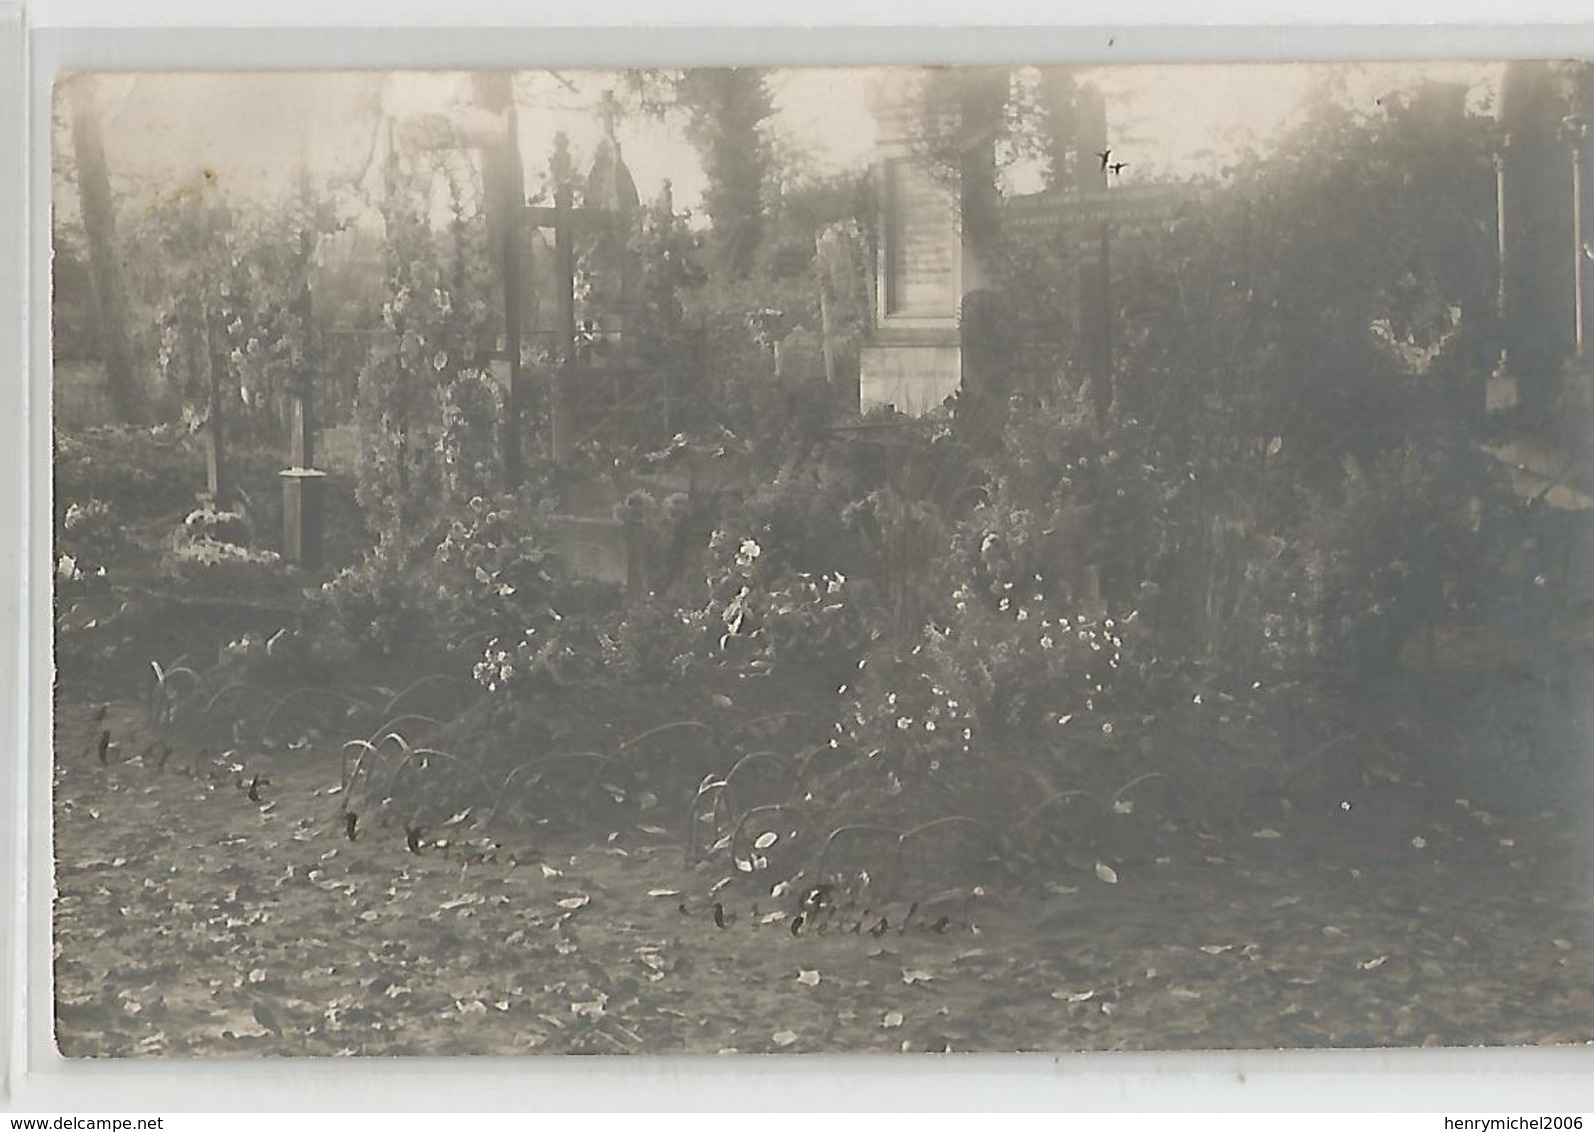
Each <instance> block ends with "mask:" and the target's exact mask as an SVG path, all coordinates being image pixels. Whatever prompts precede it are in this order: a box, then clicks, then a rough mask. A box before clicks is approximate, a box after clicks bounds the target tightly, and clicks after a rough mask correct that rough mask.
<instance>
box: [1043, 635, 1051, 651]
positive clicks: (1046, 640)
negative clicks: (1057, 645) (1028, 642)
mask: <svg viewBox="0 0 1594 1132" xmlns="http://www.w3.org/2000/svg"><path fill="white" fill-rule="evenodd" d="M1051 647H1052V638H1051V634H1049V633H1048V634H1047V635H1046V636H1044V637H1042V638H1041V648H1043V649H1049V648H1051Z"/></svg>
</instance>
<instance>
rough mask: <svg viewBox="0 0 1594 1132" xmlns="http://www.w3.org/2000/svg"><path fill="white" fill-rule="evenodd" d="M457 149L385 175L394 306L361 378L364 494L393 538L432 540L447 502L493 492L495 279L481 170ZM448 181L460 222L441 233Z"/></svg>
mask: <svg viewBox="0 0 1594 1132" xmlns="http://www.w3.org/2000/svg"><path fill="white" fill-rule="evenodd" d="M457 156H458V155H450V154H449V153H447V152H446V151H444V152H440V153H433V152H424V153H422V154H419V155H415V156H413V157H412V158H407V157H406V156H404V155H401V154H399V153H398V152H396V151H395V152H394V153H393V154H392V155H391V156H390V159H389V160H388V162H387V164H386V166H385V168H384V195H383V198H382V205H381V207H382V217H383V221H384V224H385V226H386V232H387V239H386V242H385V244H384V251H385V255H386V268H387V287H388V299H387V301H386V302H385V303H384V304H383V306H382V327H383V330H382V332H381V333H379V334H378V335H377V336H376V337H375V338H374V339H373V340H372V343H371V348H370V352H369V354H368V356H367V357H366V361H365V365H364V367H363V368H362V370H361V372H360V379H359V391H358V397H357V406H356V420H357V422H358V424H359V430H360V437H361V444H362V448H363V451H362V457H363V459H362V461H361V476H360V483H359V487H358V496H359V500H360V504H361V506H362V507H363V508H364V509H365V510H366V513H367V516H368V521H369V522H370V523H371V525H372V526H373V527H374V528H375V529H376V530H377V531H378V532H379V533H380V534H382V535H384V536H391V537H394V538H397V539H400V540H403V539H414V538H418V537H420V536H421V535H422V534H423V533H424V532H425V530H426V529H427V528H428V526H429V525H430V524H433V523H435V521H436V519H437V517H438V515H439V510H440V508H441V507H442V505H443V503H444V501H445V500H447V499H452V500H454V501H455V502H463V501H464V500H466V499H469V498H472V497H473V496H474V495H476V494H479V493H480V492H481V491H483V490H487V489H488V485H489V481H490V479H491V475H492V463H493V462H492V460H491V459H489V456H490V454H491V453H492V452H493V451H494V440H493V428H494V422H495V421H496V419H497V414H498V410H499V402H498V398H497V395H496V390H495V387H494V386H493V384H492V379H491V378H490V376H488V374H487V373H486V365H487V353H488V351H490V350H491V349H492V348H493V346H494V341H493V338H492V335H491V333H490V330H491V327H492V326H493V316H492V313H491V312H492V302H491V298H492V279H491V271H490V269H489V266H488V264H489V257H488V256H487V254H486V220H485V217H484V215H483V213H482V211H481V209H480V208H479V207H477V206H476V203H475V202H478V201H479V199H480V190H479V187H478V186H476V185H475V183H474V180H473V178H474V172H473V171H472V170H469V169H465V168H462V167H461V165H460V162H459V161H458V160H456V159H455V158H456V157H457ZM439 183H441V185H442V188H443V189H444V190H445V191H446V193H447V199H448V202H449V207H450V210H451V216H452V220H451V223H450V226H449V229H448V232H447V233H446V237H445V238H440V237H439V235H438V234H437V233H434V232H433V230H432V227H431V219H430V217H431V212H432V206H433V201H434V196H435V194H436V192H437V191H438V186H439Z"/></svg>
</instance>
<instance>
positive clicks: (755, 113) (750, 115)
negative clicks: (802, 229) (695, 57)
mask: <svg viewBox="0 0 1594 1132" xmlns="http://www.w3.org/2000/svg"><path fill="white" fill-rule="evenodd" d="M676 100H677V102H678V103H679V104H680V105H681V106H682V107H683V108H684V109H685V110H686V112H687V116H688V117H687V136H688V138H690V139H691V141H692V143H693V144H694V145H696V146H697V148H698V151H699V153H700V154H701V155H702V159H703V172H704V174H705V175H706V176H707V178H708V187H707V188H706V189H705V190H704V194H703V207H704V211H706V212H707V213H708V217H709V221H710V222H711V223H712V225H713V230H712V241H711V245H710V249H711V255H712V258H713V261H714V264H715V266H716V268H717V269H719V270H720V271H724V272H727V273H729V274H730V275H731V276H732V277H738V278H739V277H745V276H746V275H748V274H749V272H750V271H751V270H752V267H753V258H754V256H755V255H756V253H757V250H758V247H759V244H760V242H761V240H762V237H763V227H764V202H763V199H762V196H763V189H764V177H765V171H766V169H767V167H768V163H769V146H768V142H767V141H766V139H765V137H764V135H763V132H762V129H761V124H762V123H763V121H764V120H765V119H766V118H768V117H769V116H770V115H771V114H772V113H774V102H773V101H772V99H771V97H770V92H769V87H768V82H767V76H766V74H765V72H764V70H763V69H761V68H757V67H698V68H692V69H690V70H687V71H684V72H682V74H681V77H680V81H679V83H678V85H677V87H676Z"/></svg>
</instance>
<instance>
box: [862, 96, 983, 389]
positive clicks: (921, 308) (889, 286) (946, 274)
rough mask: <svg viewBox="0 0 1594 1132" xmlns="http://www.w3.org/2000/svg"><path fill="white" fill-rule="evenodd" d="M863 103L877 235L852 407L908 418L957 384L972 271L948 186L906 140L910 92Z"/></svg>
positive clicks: (911, 131)
mask: <svg viewBox="0 0 1594 1132" xmlns="http://www.w3.org/2000/svg"><path fill="white" fill-rule="evenodd" d="M871 110H872V111H873V113H874V116H875V120H876V123H877V126H878V130H879V135H878V141H877V147H878V148H877V155H878V160H877V162H876V174H875V175H876V178H877V189H878V194H879V202H880V204H879V208H880V215H879V227H878V231H879V234H880V237H879V247H878V249H877V252H876V264H875V304H874V306H875V310H874V322H873V326H872V328H871V331H872V332H871V334H870V336H869V340H868V341H867V342H866V343H865V344H864V345H863V347H862V349H861V352H860V357H859V375H858V399H859V407H860V408H861V409H862V410H863V411H865V412H867V411H868V410H870V409H872V408H878V407H881V406H887V405H889V406H893V407H895V408H896V409H897V410H899V411H901V412H904V413H908V414H910V415H917V414H920V413H923V412H925V411H927V410H929V409H932V408H934V407H935V406H937V405H939V404H940V403H941V402H942V401H944V400H946V398H948V397H950V396H951V395H952V394H954V393H956V392H957V390H958V388H959V386H960V385H961V383H962V380H963V357H962V340H961V336H960V335H959V332H958V323H959V316H960V314H961V312H962V307H963V299H964V296H965V295H966V294H968V293H969V292H970V291H972V290H973V289H974V287H975V286H976V285H977V283H978V276H979V272H978V267H977V264H976V263H975V262H974V258H973V255H972V253H971V251H970V249H969V248H968V247H967V245H966V243H965V240H964V233H963V231H962V226H961V223H960V221H961V217H960V215H959V213H960V204H961V201H960V193H959V191H958V187H957V186H955V185H953V184H949V183H947V180H948V179H947V178H945V177H937V176H935V175H934V174H933V173H932V171H931V169H930V168H929V167H928V163H927V162H926V160H925V159H924V156H923V154H922V153H921V152H920V151H919V148H918V146H917V145H916V142H917V141H918V140H919V139H918V132H917V131H918V128H919V126H920V124H921V118H920V117H919V115H918V114H917V113H916V112H915V106H914V101H913V92H912V91H911V89H907V90H903V89H898V90H892V91H887V90H884V89H881V90H877V91H876V92H874V95H873V100H872V106H871Z"/></svg>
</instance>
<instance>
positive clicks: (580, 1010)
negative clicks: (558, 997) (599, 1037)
mask: <svg viewBox="0 0 1594 1132" xmlns="http://www.w3.org/2000/svg"><path fill="white" fill-rule="evenodd" d="M608 1004H609V996H608V995H606V994H604V993H603V992H602V991H599V992H598V997H597V998H595V999H593V1000H592V1001H590V1002H572V1003H571V1004H570V1013H572V1014H574V1015H575V1016H576V1017H578V1018H601V1017H602V1016H603V1012H604V1010H605V1008H606V1007H607V1006H608Z"/></svg>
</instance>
